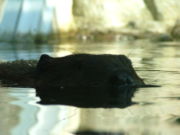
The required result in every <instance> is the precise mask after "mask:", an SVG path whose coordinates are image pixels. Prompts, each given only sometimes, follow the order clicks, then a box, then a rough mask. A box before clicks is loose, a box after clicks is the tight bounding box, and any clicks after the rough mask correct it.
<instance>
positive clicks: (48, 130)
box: [0, 41, 180, 135]
mask: <svg viewBox="0 0 180 135" xmlns="http://www.w3.org/2000/svg"><path fill="white" fill-rule="evenodd" d="M179 50H180V43H166V44H165V43H164V44H162V43H149V42H147V41H137V42H135V43H133V42H128V43H127V42H121V43H120V42H113V43H66V44H59V45H39V46H36V45H23V44H18V45H11V44H5V43H0V61H5V60H15V59H38V58H39V56H40V54H42V53H47V54H50V55H52V56H64V55H67V54H72V53H93V54H103V53H108V54H125V55H127V56H128V57H129V58H130V59H131V60H132V62H133V65H134V67H135V69H136V70H137V72H138V74H139V75H140V76H141V77H142V78H144V79H145V82H147V83H149V84H157V85H161V86H162V87H157V88H140V89H138V91H136V93H135V95H134V97H133V99H132V100H133V101H134V102H137V104H134V105H132V106H129V107H126V108H111V109H110V108H96V109H94V108H88V109H86V108H77V107H72V106H62V105H40V104H37V101H39V100H40V99H39V98H38V97H36V96H35V90H34V89H32V88H5V87H0V119H1V120H0V135H70V134H71V135H72V134H75V133H77V132H78V134H81V135H82V134H83V135H90V134H93V135H100V134H102V135H179V133H180V51H179Z"/></svg>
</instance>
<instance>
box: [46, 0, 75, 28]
mask: <svg viewBox="0 0 180 135" xmlns="http://www.w3.org/2000/svg"><path fill="white" fill-rule="evenodd" d="M47 4H48V6H52V7H53V8H54V20H55V21H56V22H55V23H57V25H58V28H59V29H60V30H62V31H68V30H69V29H70V28H71V26H72V23H73V15H72V4H73V1H72V0H52V1H51V2H50V1H49V2H47Z"/></svg>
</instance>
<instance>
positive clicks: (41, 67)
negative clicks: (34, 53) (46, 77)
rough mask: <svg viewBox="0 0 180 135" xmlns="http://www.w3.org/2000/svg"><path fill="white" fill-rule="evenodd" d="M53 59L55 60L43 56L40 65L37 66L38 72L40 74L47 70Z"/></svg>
mask: <svg viewBox="0 0 180 135" xmlns="http://www.w3.org/2000/svg"><path fill="white" fill-rule="evenodd" d="M52 59H53V58H52V57H50V56H49V55H47V54H43V55H41V57H40V59H39V61H38V64H37V70H38V71H40V72H41V71H45V70H47V69H48V67H49V65H50V63H51V60H52Z"/></svg>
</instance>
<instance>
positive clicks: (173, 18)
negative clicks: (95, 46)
mask: <svg viewBox="0 0 180 135" xmlns="http://www.w3.org/2000/svg"><path fill="white" fill-rule="evenodd" d="M179 13H180V2H179V1H178V0H128V1H127V0H0V40H3V41H18V42H27V41H28V42H36V43H41V42H46V41H50V40H53V41H59V40H60V39H68V40H69V39H73V40H79V39H80V40H81V39H82V40H87V39H90V40H97V39H100V40H102V39H106V40H107V38H108V39H109V40H114V39H121V37H122V36H128V37H129V36H130V37H131V38H136V39H139V38H140V39H141V38H147V37H148V38H153V39H154V38H155V37H157V35H158V36H160V37H159V38H160V39H157V40H170V39H171V38H173V39H177V38H178V37H180V30H179V29H180V28H179V27H180V21H179V18H180V15H179ZM175 27H176V30H175ZM177 28H178V30H177ZM177 33H178V34H177Z"/></svg>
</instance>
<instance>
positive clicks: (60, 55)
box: [55, 50, 72, 57]
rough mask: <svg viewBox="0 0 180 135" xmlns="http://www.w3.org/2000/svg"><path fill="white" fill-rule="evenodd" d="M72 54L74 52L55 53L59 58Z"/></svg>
mask: <svg viewBox="0 0 180 135" xmlns="http://www.w3.org/2000/svg"><path fill="white" fill-rule="evenodd" d="M71 54H72V52H70V51H66V50H64V51H59V52H57V53H55V55H56V56H57V57H63V56H67V55H71Z"/></svg>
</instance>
